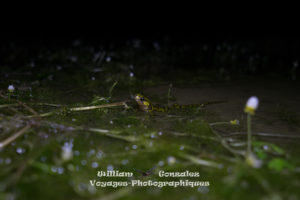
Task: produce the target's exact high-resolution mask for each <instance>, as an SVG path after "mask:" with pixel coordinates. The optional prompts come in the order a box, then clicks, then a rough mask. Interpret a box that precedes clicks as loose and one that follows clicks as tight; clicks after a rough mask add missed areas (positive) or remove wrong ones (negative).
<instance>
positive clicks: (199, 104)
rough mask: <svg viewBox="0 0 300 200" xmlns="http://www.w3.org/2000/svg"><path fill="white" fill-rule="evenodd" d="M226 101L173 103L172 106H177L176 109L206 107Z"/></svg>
mask: <svg viewBox="0 0 300 200" xmlns="http://www.w3.org/2000/svg"><path fill="white" fill-rule="evenodd" d="M225 102H226V101H208V102H203V103H198V104H188V105H178V104H173V105H172V108H175V109H184V108H196V107H205V106H207V105H213V104H219V103H225Z"/></svg>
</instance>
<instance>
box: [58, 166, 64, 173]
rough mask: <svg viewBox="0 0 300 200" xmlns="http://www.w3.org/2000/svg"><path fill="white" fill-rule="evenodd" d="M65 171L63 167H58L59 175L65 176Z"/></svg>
mask: <svg viewBox="0 0 300 200" xmlns="http://www.w3.org/2000/svg"><path fill="white" fill-rule="evenodd" d="M64 171H65V169H64V168H63V167H58V168H57V173H58V174H63V173H64Z"/></svg>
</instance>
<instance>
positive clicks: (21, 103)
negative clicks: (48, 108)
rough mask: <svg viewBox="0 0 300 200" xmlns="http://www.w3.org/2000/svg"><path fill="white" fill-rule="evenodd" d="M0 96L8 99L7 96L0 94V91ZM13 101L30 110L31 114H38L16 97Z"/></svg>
mask: <svg viewBox="0 0 300 200" xmlns="http://www.w3.org/2000/svg"><path fill="white" fill-rule="evenodd" d="M0 97H2V98H4V99H8V97H6V96H5V95H3V94H1V92H0ZM14 101H16V102H17V103H18V104H20V105H22V106H23V107H24V108H26V109H27V110H28V111H29V112H31V113H32V114H34V115H35V116H38V115H39V114H38V113H37V112H36V111H35V110H33V109H32V108H30V107H29V106H27V105H26V104H25V103H23V102H22V101H19V100H17V99H15V100H14Z"/></svg>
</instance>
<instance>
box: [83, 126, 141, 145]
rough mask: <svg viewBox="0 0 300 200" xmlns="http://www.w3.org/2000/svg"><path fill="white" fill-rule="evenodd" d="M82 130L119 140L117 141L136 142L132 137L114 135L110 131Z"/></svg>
mask: <svg viewBox="0 0 300 200" xmlns="http://www.w3.org/2000/svg"><path fill="white" fill-rule="evenodd" d="M83 130H88V131H91V132H96V133H101V134H102V135H105V136H108V137H112V138H115V139H119V140H125V141H126V142H135V141H137V139H136V138H135V137H133V136H122V135H116V134H113V133H111V131H109V130H105V129H99V128H88V129H83Z"/></svg>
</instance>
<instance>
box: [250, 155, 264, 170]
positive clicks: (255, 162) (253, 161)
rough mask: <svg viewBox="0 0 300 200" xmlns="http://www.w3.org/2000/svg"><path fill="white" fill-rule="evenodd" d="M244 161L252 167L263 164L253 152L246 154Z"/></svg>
mask: <svg viewBox="0 0 300 200" xmlns="http://www.w3.org/2000/svg"><path fill="white" fill-rule="evenodd" d="M246 163H247V164H248V165H250V166H251V167H253V168H260V167H261V166H262V164H263V162H262V160H260V159H258V158H257V157H256V156H255V155H254V154H253V153H250V154H247V155H246Z"/></svg>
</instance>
